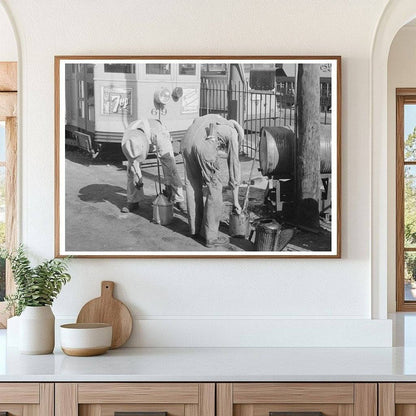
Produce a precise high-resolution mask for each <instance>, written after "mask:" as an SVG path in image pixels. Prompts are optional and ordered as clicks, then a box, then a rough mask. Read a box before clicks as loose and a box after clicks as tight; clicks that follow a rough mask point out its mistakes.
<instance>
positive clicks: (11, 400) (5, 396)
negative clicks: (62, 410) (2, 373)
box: [0, 383, 54, 416]
mask: <svg viewBox="0 0 416 416" xmlns="http://www.w3.org/2000/svg"><path fill="white" fill-rule="evenodd" d="M53 392H54V385H53V384H51V383H41V384H39V383H0V415H2V416H3V415H4V416H6V415H7V416H53V413H54V397H53V396H54V394H53Z"/></svg>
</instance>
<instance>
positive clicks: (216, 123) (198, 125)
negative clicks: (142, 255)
mask: <svg viewBox="0 0 416 416" xmlns="http://www.w3.org/2000/svg"><path fill="white" fill-rule="evenodd" d="M243 139H244V130H243V129H242V127H241V126H240V125H239V124H238V123H237V122H236V121H234V120H226V119H225V118H223V117H221V116H219V115H216V114H208V115H205V116H202V117H199V118H197V119H195V120H194V122H193V123H192V125H191V126H190V127H189V129H188V130H187V132H186V133H185V136H184V138H183V140H182V142H181V152H182V155H183V159H184V164H185V189H186V203H187V211H188V220H189V226H190V231H191V235H192V237H193V238H195V239H198V238H200V237H202V238H203V239H204V242H205V245H206V246H207V247H210V248H211V247H217V246H224V245H225V244H227V243H228V238H226V237H225V236H222V237H220V236H219V235H218V229H219V224H220V219H221V214H222V207H223V199H222V187H223V184H222V182H221V178H220V167H219V163H218V162H219V161H218V157H219V151H221V150H223V151H225V152H226V153H227V161H228V171H229V182H228V183H229V186H230V187H231V189H232V194H233V204H234V211H235V212H236V213H238V214H239V213H241V206H240V204H239V202H238V189H239V185H240V178H241V173H240V161H239V145H240V143H241V141H242V140H243ZM204 185H206V187H207V195H206V201H205V205H204V200H203V186H204Z"/></svg>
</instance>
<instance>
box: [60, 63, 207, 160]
mask: <svg viewBox="0 0 416 416" xmlns="http://www.w3.org/2000/svg"><path fill="white" fill-rule="evenodd" d="M200 80H201V73H200V65H197V64H193V63H187V62H184V63H154V62H149V63H141V62H140V63H138V62H117V63H110V62H109V63H105V62H91V63H67V64H66V65H65V95H66V99H65V103H66V113H65V117H66V123H65V143H66V144H67V145H70V146H74V147H78V148H80V149H82V150H85V151H87V152H88V153H90V154H91V155H93V156H95V155H98V154H99V152H100V150H101V149H102V148H103V147H104V146H106V145H112V144H113V145H114V144H120V143H121V139H122V136H123V133H124V131H125V129H126V127H127V126H128V125H129V124H130V123H131V122H132V121H134V120H138V119H141V118H158V119H160V120H161V121H162V122H163V123H164V125H166V127H167V128H168V129H169V131H170V133H171V136H172V140H173V141H180V140H181V138H182V137H183V135H184V132H185V131H186V130H187V128H188V127H189V126H190V125H191V123H192V121H193V120H194V119H195V118H196V117H198V115H199V107H200V106H199V98H200V97H199V95H200V83H201V81H200Z"/></svg>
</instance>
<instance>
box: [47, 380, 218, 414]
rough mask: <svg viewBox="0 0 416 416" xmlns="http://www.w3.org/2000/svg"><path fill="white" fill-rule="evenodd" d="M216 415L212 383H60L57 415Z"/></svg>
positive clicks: (56, 408) (56, 406)
mask: <svg viewBox="0 0 416 416" xmlns="http://www.w3.org/2000/svg"><path fill="white" fill-rule="evenodd" d="M123 413H124V414H130V416H134V415H135V413H136V414H137V415H139V416H215V384H213V383H78V384H69V383H61V384H56V386H55V415H56V416H114V415H117V416H123Z"/></svg>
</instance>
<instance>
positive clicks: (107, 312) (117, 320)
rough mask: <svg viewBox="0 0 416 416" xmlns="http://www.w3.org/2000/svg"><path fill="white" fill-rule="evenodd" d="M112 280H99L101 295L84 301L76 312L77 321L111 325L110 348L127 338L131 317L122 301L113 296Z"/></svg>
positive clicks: (131, 321)
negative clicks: (86, 301) (77, 312)
mask: <svg viewBox="0 0 416 416" xmlns="http://www.w3.org/2000/svg"><path fill="white" fill-rule="evenodd" d="M113 291H114V282H110V281H104V282H101V296H100V297H99V298H95V299H93V300H90V301H89V302H88V303H86V304H85V305H84V306H83V307H82V309H81V311H80V312H79V314H78V318H77V323H106V324H111V325H112V326H113V338H112V341H111V349H114V348H119V347H121V346H122V345H123V344H125V343H126V341H127V340H128V339H129V337H130V335H131V331H132V329H133V319H132V317H131V314H130V311H129V310H128V309H127V307H126V305H124V303H122V302H120V301H119V300H117V299H115V298H114V297H113Z"/></svg>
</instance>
